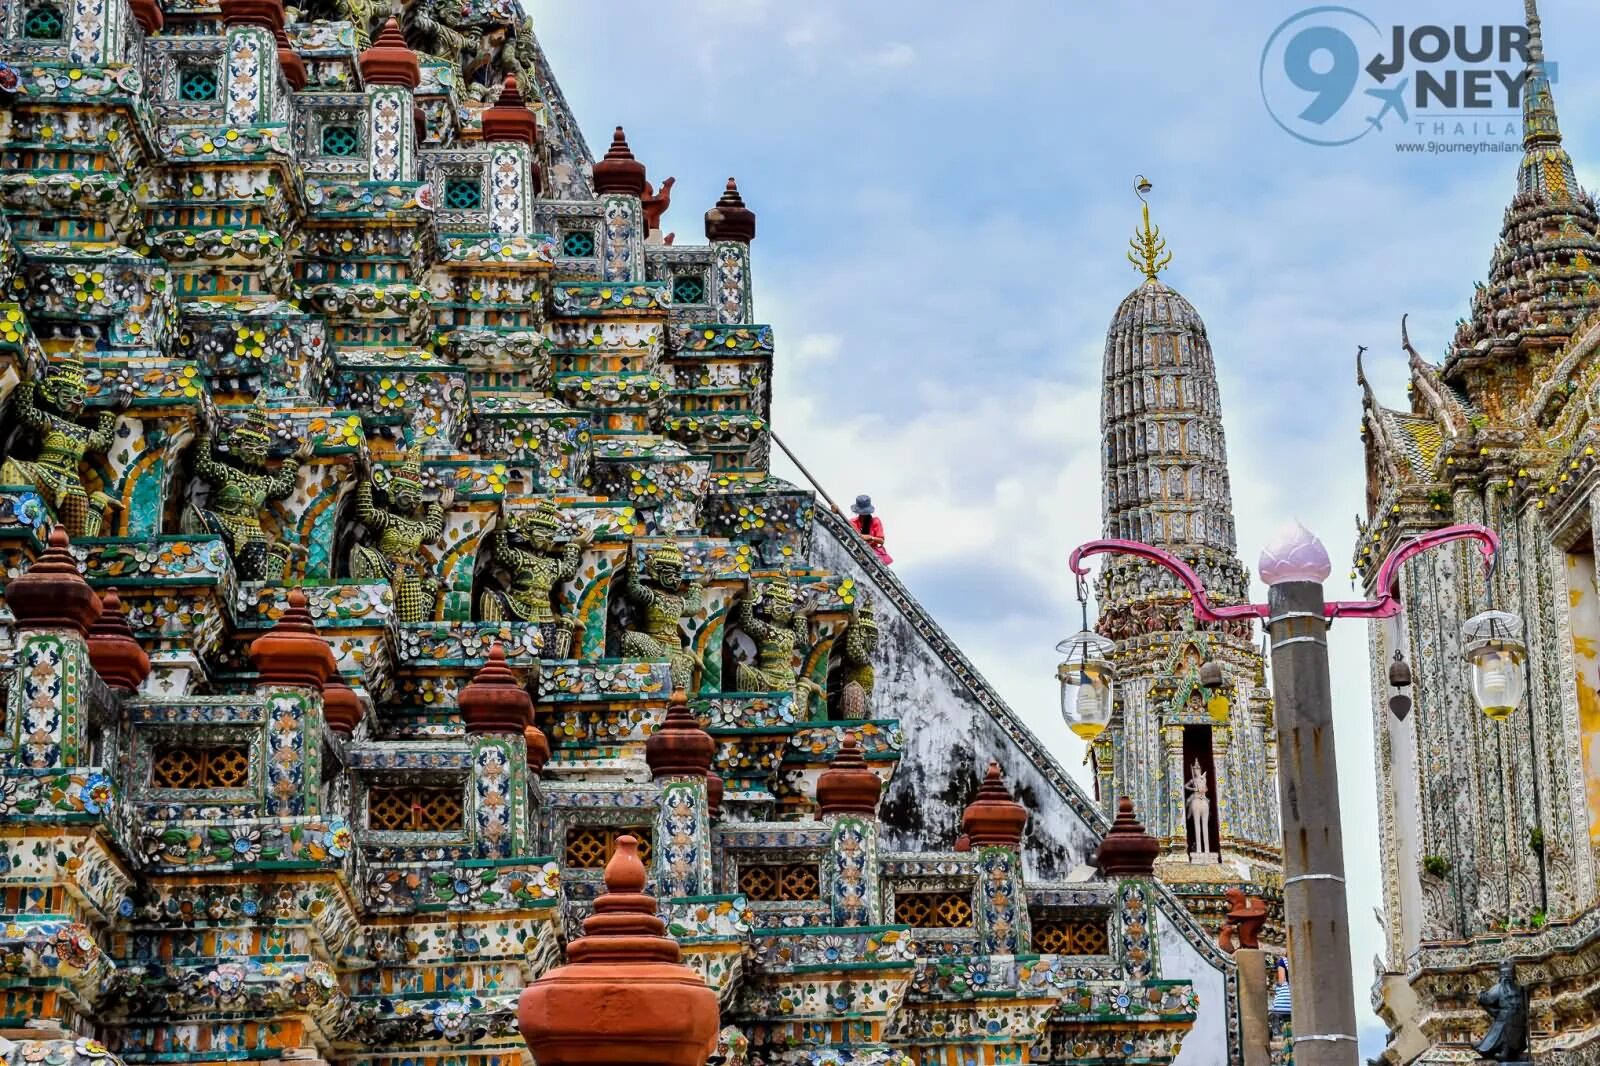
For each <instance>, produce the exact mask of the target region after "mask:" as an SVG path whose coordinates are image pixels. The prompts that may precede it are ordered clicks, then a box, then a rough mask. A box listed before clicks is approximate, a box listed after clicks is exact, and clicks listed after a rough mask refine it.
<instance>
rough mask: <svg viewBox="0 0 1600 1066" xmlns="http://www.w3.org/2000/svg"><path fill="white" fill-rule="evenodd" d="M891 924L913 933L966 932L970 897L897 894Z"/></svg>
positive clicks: (969, 925) (956, 893)
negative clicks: (893, 921) (955, 930)
mask: <svg viewBox="0 0 1600 1066" xmlns="http://www.w3.org/2000/svg"><path fill="white" fill-rule="evenodd" d="M894 920H895V921H896V922H898V923H900V924H902V925H909V926H913V927H915V928H917V929H967V928H970V927H971V926H972V897H971V896H970V895H969V894H968V893H966V892H899V893H896V894H895V897H894Z"/></svg>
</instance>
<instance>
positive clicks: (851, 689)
mask: <svg viewBox="0 0 1600 1066" xmlns="http://www.w3.org/2000/svg"><path fill="white" fill-rule="evenodd" d="M842 643H843V645H844V646H843V651H842V658H843V664H842V667H843V673H842V677H841V679H842V680H843V682H844V684H843V685H842V686H841V687H840V689H839V717H841V718H854V719H857V720H860V719H863V718H871V717H872V689H873V687H874V686H875V685H876V683H877V672H876V671H875V670H874V669H873V667H872V656H873V654H874V653H875V652H876V651H877V650H878V620H877V618H876V617H875V616H874V614H873V610H872V600H871V598H870V597H869V598H866V599H864V600H862V601H861V602H858V603H857V604H856V606H855V610H854V613H853V614H852V615H851V617H850V624H849V625H848V626H846V627H845V631H844V637H843V641H842Z"/></svg>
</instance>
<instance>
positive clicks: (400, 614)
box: [350, 452, 456, 622]
mask: <svg viewBox="0 0 1600 1066" xmlns="http://www.w3.org/2000/svg"><path fill="white" fill-rule="evenodd" d="M388 475H389V476H388V480H387V484H385V486H384V494H385V495H386V496H387V497H388V502H389V504H390V505H391V507H392V509H391V507H380V506H378V504H377V503H376V502H375V500H374V494H375V485H374V482H375V481H376V479H375V477H374V475H373V470H372V465H371V460H369V459H368V458H367V456H366V453H365V452H363V453H362V455H361V457H360V458H359V459H358V460H357V461H356V478H357V483H356V521H357V522H359V523H361V525H363V526H365V527H366V528H367V529H368V530H370V531H371V532H372V533H373V534H375V535H376V537H377V545H376V546H372V545H366V544H357V545H356V546H355V548H354V549H352V550H351V553H350V574H351V576H352V577H355V578H358V579H361V580H370V579H372V578H383V579H384V580H386V581H388V582H389V587H390V588H391V589H392V590H393V591H394V610H395V618H396V619H397V620H399V621H401V622H426V621H431V620H432V619H433V614H434V607H435V606H436V605H437V604H438V602H439V597H440V596H441V595H442V594H443V592H444V583H443V582H441V581H440V580H439V578H438V576H437V575H436V574H435V573H434V570H433V564H432V563H431V562H430V561H429V560H428V557H427V556H426V555H424V554H423V551H422V546H423V545H424V544H427V543H429V542H431V541H434V540H437V539H439V537H440V536H441V535H442V534H443V533H444V525H445V518H446V516H447V515H448V513H449V510H450V505H451V504H452V503H453V502H455V498H456V494H455V490H454V489H453V488H445V489H441V490H440V492H439V498H438V499H437V500H435V501H434V502H433V503H429V504H424V503H423V499H422V487H423V486H422V459H421V456H420V455H418V454H416V453H407V454H406V456H405V458H404V459H403V460H402V461H401V462H399V463H396V464H393V465H391V466H390V467H389V468H388Z"/></svg>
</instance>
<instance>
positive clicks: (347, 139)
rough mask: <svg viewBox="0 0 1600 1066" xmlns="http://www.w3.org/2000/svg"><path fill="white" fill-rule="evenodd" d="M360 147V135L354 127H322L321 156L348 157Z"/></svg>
mask: <svg viewBox="0 0 1600 1066" xmlns="http://www.w3.org/2000/svg"><path fill="white" fill-rule="evenodd" d="M360 147H361V135H360V134H358V133H357V132H356V128H355V127H354V126H324V127H322V154H323V155H336V156H341V157H349V156H353V155H355V154H356V149H358V148H360Z"/></svg>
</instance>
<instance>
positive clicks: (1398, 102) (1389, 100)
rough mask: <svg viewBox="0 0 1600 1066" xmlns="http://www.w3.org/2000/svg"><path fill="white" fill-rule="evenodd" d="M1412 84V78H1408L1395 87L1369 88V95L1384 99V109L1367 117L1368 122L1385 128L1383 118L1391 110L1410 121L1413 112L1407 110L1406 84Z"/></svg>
mask: <svg viewBox="0 0 1600 1066" xmlns="http://www.w3.org/2000/svg"><path fill="white" fill-rule="evenodd" d="M1410 84H1411V79H1410V78H1406V79H1405V80H1404V81H1402V82H1401V83H1400V84H1399V85H1396V86H1395V87H1394V88H1393V89H1368V90H1367V95H1368V96H1372V97H1376V98H1377V99H1379V100H1382V101H1383V110H1382V111H1379V112H1378V114H1377V115H1376V116H1375V117H1373V118H1369V119H1367V124H1368V125H1369V126H1371V127H1372V128H1373V129H1377V130H1381V129H1383V120H1384V117H1385V116H1386V115H1388V114H1389V112H1391V111H1394V112H1397V113H1398V114H1399V115H1400V121H1401V122H1410V121H1411V113H1410V112H1409V111H1407V110H1406V86H1407V85H1410Z"/></svg>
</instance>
